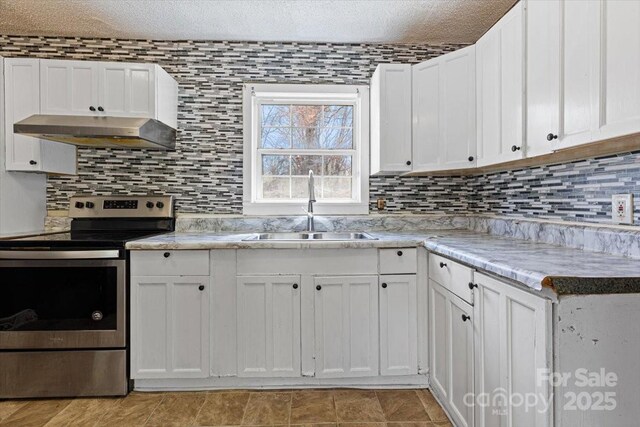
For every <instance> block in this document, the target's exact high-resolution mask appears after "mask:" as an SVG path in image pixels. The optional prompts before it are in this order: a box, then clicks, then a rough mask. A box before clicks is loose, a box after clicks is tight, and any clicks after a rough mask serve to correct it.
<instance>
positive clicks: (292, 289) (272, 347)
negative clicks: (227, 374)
mask: <svg viewBox="0 0 640 427" xmlns="http://www.w3.org/2000/svg"><path fill="white" fill-rule="evenodd" d="M237 304H238V305H237V313H238V321H237V328H238V335H237V340H238V376H240V377H299V376H300V369H301V365H300V345H301V343H300V276H238V280H237Z"/></svg>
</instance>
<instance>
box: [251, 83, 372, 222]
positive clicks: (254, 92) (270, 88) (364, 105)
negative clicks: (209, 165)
mask: <svg viewBox="0 0 640 427" xmlns="http://www.w3.org/2000/svg"><path fill="white" fill-rule="evenodd" d="M262 104H287V105H291V104H299V105H327V104H329V105H353V107H354V108H353V126H352V132H353V148H351V149H337V150H310V149H304V153H306V154H309V155H313V154H325V155H326V154H327V152H328V151H330V152H331V153H334V152H335V154H336V155H340V154H350V155H352V184H351V185H352V189H353V192H354V197H353V198H352V199H349V200H340V199H333V200H322V201H321V200H319V201H318V202H316V203H315V204H314V207H315V213H316V214H319V215H350V214H351V215H353V214H367V213H368V212H369V86H367V85H336V84H257V83H256V84H251V83H247V84H244V87H243V120H244V123H243V129H244V154H245V155H244V156H243V172H244V173H243V183H244V190H243V214H244V215H303V214H304V212H303V210H302V208H305V209H306V207H307V200H306V199H304V200H302V199H296V200H281V201H279V200H273V199H262V197H261V193H262V181H261V179H262V163H261V162H260V161H259V160H260V153H262V154H281V155H287V154H299V153H300V151H302V150H300V149H293V148H292V149H260V148H259V142H260V141H259V139H260V120H261V116H260V114H261V113H260V111H261V108H260V107H261V105H262Z"/></svg>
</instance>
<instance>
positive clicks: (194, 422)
mask: <svg viewBox="0 0 640 427" xmlns="http://www.w3.org/2000/svg"><path fill="white" fill-rule="evenodd" d="M208 399H209V393H205V395H204V400H203V401H202V404H201V405H200V408H198V411H197V412H196V416H195V417H194V418H193V425H198V416H200V412H202V408H204V405H206V404H207V400H208Z"/></svg>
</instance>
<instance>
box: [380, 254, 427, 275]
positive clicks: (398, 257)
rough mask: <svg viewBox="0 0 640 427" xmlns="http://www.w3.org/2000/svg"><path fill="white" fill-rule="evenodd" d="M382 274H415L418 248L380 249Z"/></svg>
mask: <svg viewBox="0 0 640 427" xmlns="http://www.w3.org/2000/svg"><path fill="white" fill-rule="evenodd" d="M379 252H380V274H415V273H416V272H417V269H418V266H417V250H416V249H415V248H409V249H407V248H402V249H380V251H379Z"/></svg>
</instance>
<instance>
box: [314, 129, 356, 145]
mask: <svg viewBox="0 0 640 427" xmlns="http://www.w3.org/2000/svg"><path fill="white" fill-rule="evenodd" d="M320 148H323V149H328V150H331V149H351V148H353V131H352V130H351V129H350V128H323V129H321V130H320Z"/></svg>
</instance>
